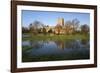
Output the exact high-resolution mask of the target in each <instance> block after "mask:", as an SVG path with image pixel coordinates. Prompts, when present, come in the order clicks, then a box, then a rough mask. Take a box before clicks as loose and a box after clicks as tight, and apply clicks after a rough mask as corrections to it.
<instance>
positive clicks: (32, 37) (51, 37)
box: [22, 34, 89, 41]
mask: <svg viewBox="0 0 100 73" xmlns="http://www.w3.org/2000/svg"><path fill="white" fill-rule="evenodd" d="M28 35H30V34H28ZM67 39H73V40H74V39H89V35H85V34H75V35H43V34H40V35H30V36H29V37H23V38H22V40H62V41H64V40H67Z"/></svg>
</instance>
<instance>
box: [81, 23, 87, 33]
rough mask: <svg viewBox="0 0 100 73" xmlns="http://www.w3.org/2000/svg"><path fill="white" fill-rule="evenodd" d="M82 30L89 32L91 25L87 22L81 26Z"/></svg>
mask: <svg viewBox="0 0 100 73" xmlns="http://www.w3.org/2000/svg"><path fill="white" fill-rule="evenodd" d="M81 32H82V33H88V32H89V26H88V25H87V24H84V25H82V26H81Z"/></svg>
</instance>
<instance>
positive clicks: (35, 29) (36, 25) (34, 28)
mask: <svg viewBox="0 0 100 73" xmlns="http://www.w3.org/2000/svg"><path fill="white" fill-rule="evenodd" d="M29 27H30V31H31V32H32V33H34V34H38V33H40V32H41V28H43V27H44V24H43V23H42V22H40V21H34V22H33V23H31V24H30V26H29Z"/></svg>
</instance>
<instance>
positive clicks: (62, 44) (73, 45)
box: [55, 40, 89, 50]
mask: <svg viewBox="0 0 100 73" xmlns="http://www.w3.org/2000/svg"><path fill="white" fill-rule="evenodd" d="M88 41H89V40H67V41H55V43H56V45H57V47H58V48H60V49H63V50H64V49H82V48H89V42H88Z"/></svg>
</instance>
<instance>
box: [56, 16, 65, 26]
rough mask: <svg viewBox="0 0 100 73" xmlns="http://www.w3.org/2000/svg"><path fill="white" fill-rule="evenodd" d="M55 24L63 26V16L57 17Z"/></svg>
mask: <svg viewBox="0 0 100 73" xmlns="http://www.w3.org/2000/svg"><path fill="white" fill-rule="evenodd" d="M57 24H58V25H61V26H64V18H58V20H57Z"/></svg>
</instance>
